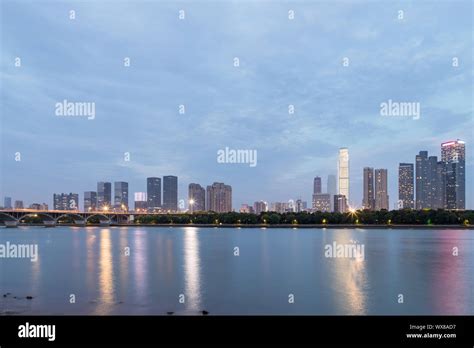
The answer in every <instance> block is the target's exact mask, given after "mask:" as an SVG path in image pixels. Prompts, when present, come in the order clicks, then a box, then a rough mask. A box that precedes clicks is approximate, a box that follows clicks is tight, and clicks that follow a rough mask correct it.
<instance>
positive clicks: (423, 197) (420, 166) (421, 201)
mask: <svg viewBox="0 0 474 348" xmlns="http://www.w3.org/2000/svg"><path fill="white" fill-rule="evenodd" d="M428 169H429V168H428V151H420V153H419V154H418V155H416V166H415V175H416V179H415V181H416V186H415V192H416V196H415V207H416V209H424V208H428V190H429V188H428V182H429V178H428Z"/></svg>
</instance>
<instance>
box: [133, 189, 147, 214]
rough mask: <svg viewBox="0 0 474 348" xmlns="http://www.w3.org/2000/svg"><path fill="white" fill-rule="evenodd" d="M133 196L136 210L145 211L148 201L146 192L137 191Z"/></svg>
mask: <svg viewBox="0 0 474 348" xmlns="http://www.w3.org/2000/svg"><path fill="white" fill-rule="evenodd" d="M133 198H134V200H133V201H134V210H135V211H136V212H144V211H146V210H147V207H148V202H147V194H146V192H135V193H134V195H133Z"/></svg>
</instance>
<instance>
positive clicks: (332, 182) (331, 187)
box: [326, 174, 337, 211]
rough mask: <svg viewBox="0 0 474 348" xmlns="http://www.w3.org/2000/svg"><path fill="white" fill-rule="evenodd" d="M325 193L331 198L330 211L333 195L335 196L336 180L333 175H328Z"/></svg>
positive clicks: (332, 206)
mask: <svg viewBox="0 0 474 348" xmlns="http://www.w3.org/2000/svg"><path fill="white" fill-rule="evenodd" d="M326 191H327V193H328V194H329V197H330V198H331V208H330V211H332V210H333V208H334V195H336V194H337V179H336V176H335V175H333V174H329V175H328V182H327V190H326Z"/></svg>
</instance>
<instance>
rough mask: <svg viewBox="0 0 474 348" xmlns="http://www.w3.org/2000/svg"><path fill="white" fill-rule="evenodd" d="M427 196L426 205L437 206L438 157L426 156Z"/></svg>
mask: <svg viewBox="0 0 474 348" xmlns="http://www.w3.org/2000/svg"><path fill="white" fill-rule="evenodd" d="M427 179H428V180H427V197H426V207H427V208H430V209H437V208H438V197H439V195H438V190H439V184H438V157H436V156H429V157H428V177H427Z"/></svg>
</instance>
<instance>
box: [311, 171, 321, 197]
mask: <svg viewBox="0 0 474 348" xmlns="http://www.w3.org/2000/svg"><path fill="white" fill-rule="evenodd" d="M318 193H321V178H320V177H319V176H317V177H315V178H314V182H313V195H315V194H318Z"/></svg>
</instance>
